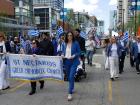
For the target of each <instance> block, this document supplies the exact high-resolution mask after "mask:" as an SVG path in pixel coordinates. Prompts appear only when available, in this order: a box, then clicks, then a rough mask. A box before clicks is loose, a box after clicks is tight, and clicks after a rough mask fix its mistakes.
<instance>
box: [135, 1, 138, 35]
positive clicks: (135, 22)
mask: <svg viewBox="0 0 140 105" xmlns="http://www.w3.org/2000/svg"><path fill="white" fill-rule="evenodd" d="M137 1H138V0H135V36H136V35H137Z"/></svg>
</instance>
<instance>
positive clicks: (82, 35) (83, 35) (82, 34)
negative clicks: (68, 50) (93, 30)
mask: <svg viewBox="0 0 140 105" xmlns="http://www.w3.org/2000/svg"><path fill="white" fill-rule="evenodd" d="M80 36H81V37H83V38H84V39H86V38H87V34H86V33H85V32H83V31H81V32H80Z"/></svg>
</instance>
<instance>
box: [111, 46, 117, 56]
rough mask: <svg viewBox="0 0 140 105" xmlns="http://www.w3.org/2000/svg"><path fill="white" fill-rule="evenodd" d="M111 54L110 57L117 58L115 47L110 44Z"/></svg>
mask: <svg viewBox="0 0 140 105" xmlns="http://www.w3.org/2000/svg"><path fill="white" fill-rule="evenodd" d="M111 52H112V53H111V57H118V53H117V45H116V44H112V48H111Z"/></svg>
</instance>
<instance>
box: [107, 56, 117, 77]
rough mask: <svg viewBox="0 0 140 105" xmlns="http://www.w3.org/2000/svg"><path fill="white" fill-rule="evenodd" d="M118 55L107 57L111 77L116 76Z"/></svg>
mask: <svg viewBox="0 0 140 105" xmlns="http://www.w3.org/2000/svg"><path fill="white" fill-rule="evenodd" d="M118 60H119V59H118V57H109V64H110V76H111V78H114V77H118V68H119V63H118Z"/></svg>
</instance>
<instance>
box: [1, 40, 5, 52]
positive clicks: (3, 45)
mask: <svg viewBox="0 0 140 105" xmlns="http://www.w3.org/2000/svg"><path fill="white" fill-rule="evenodd" d="M0 53H6V47H5V42H4V41H2V42H0Z"/></svg>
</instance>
